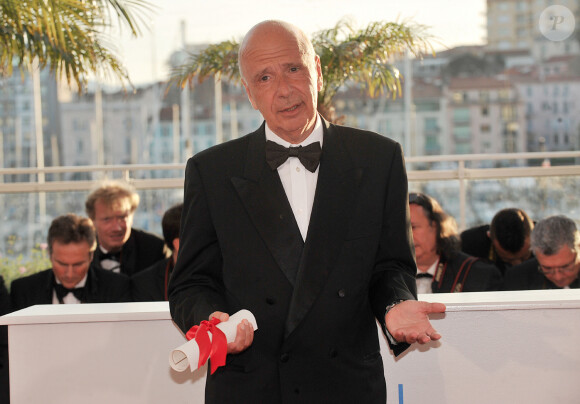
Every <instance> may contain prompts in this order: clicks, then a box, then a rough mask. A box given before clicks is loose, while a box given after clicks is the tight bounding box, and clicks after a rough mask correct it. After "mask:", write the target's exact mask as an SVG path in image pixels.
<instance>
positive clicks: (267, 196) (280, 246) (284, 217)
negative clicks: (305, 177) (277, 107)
mask: <svg viewBox="0 0 580 404" xmlns="http://www.w3.org/2000/svg"><path fill="white" fill-rule="evenodd" d="M265 139H266V138H265V132H264V125H262V127H261V128H260V129H259V130H258V131H256V132H254V133H253V134H251V135H249V145H248V154H247V157H246V166H245V167H246V168H245V170H244V176H243V177H242V178H240V177H233V178H232V179H231V181H232V184H233V185H234V187H235V189H236V192H237V193H238V195H239V197H240V200H241V201H242V203H243V205H244V207H245V209H246V211H247V212H248V215H249V216H250V218H251V220H252V222H253V223H254V225H255V226H256V229H257V230H258V233H259V234H260V236H261V237H262V239H263V241H264V243H265V244H266V246H267V247H268V249H269V250H270V252H271V254H272V256H273V257H274V260H275V261H276V262H277V264H278V266H279V267H280V269H281V270H282V271H283V272H284V274H285V275H286V277H287V278H288V281H289V282H290V283H291V284H292V285H294V283H295V280H296V273H297V271H298V265H299V263H300V257H301V256H302V248H303V245H304V242H303V240H302V236H301V235H300V230H299V228H298V224H297V223H296V220H295V218H294V214H293V213H292V208H291V207H290V203H289V202H288V198H287V197H286V193H285V192H284V187H283V186H282V182H281V181H280V177H279V175H278V172H277V171H276V170H272V169H270V167H269V166H268V165H267V163H266V152H265V144H266V140H265Z"/></svg>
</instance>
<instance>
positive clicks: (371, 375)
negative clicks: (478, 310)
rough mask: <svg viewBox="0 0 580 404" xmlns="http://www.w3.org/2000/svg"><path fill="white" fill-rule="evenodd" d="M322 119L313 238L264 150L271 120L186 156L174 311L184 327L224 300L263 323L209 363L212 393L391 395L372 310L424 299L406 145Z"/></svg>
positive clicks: (222, 398) (227, 307)
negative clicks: (214, 365) (247, 341)
mask: <svg viewBox="0 0 580 404" xmlns="http://www.w3.org/2000/svg"><path fill="white" fill-rule="evenodd" d="M323 125H324V142H323V147H322V156H321V160H320V167H319V174H318V182H317V188H316V194H315V198H314V204H313V207H312V215H311V218H310V224H309V228H308V235H307V239H306V241H305V242H304V241H303V240H302V237H301V235H300V231H299V229H298V225H297V224H296V221H295V219H294V215H293V213H292V209H291V207H290V204H289V203H288V199H287V197H286V194H285V192H284V189H283V186H282V183H281V181H280V178H279V176H278V172H277V171H276V170H274V171H273V170H271V169H270V167H269V166H268V165H267V163H266V161H265V131H264V125H262V127H261V128H260V129H259V130H257V131H256V132H254V133H252V134H250V135H247V136H245V137H243V138H240V139H237V140H234V141H231V142H227V143H224V144H221V145H218V146H215V147H213V148H211V149H208V150H205V151H203V152H200V153H198V154H197V155H196V156H194V157H193V158H191V159H190V160H189V161H188V164H187V169H186V179H185V200H184V214H183V217H182V223H181V232H182V233H181V237H180V249H179V256H178V260H177V264H176V267H175V269H174V271H173V274H172V277H171V280H170V284H169V303H170V308H171V313H172V316H173V319H174V321H175V322H176V323H177V324H178V325H179V327H180V328H181V329H182V330H183V331H184V332H185V331H187V330H188V329H189V328H190V327H191V326H193V325H194V324H197V323H199V322H200V321H202V320H207V318H208V316H209V314H210V313H212V312H214V311H216V310H220V311H224V312H228V313H235V312H237V311H238V310H240V309H248V310H250V311H251V312H252V313H254V315H255V316H256V320H257V323H258V327H259V328H258V331H257V332H256V333H255V336H254V341H253V344H252V345H251V346H250V347H249V348H248V349H247V350H245V351H244V352H242V353H240V354H238V355H229V356H228V363H227V365H226V366H225V367H222V368H219V369H218V370H217V371H216V373H215V374H213V375H208V379H207V382H206V402H207V403H208V404H210V403H226V402H236V403H245V402H248V403H256V402H268V403H277V402H282V401H283V399H284V402H299V403H306V402H309V403H310V402H312V403H314V402H361V403H375V402H376V403H379V402H380V403H383V404H384V402H385V401H386V392H385V390H386V388H385V380H384V370H383V365H382V359H381V354H380V352H379V342H378V336H377V330H376V321H375V318H376V319H378V320H379V321H380V322H381V323H384V314H385V308H386V307H387V306H388V305H389V304H390V303H393V302H394V301H397V300H400V299H402V300H405V299H415V298H416V285H415V273H416V265H415V261H414V253H413V246H412V235H411V229H410V221H409V210H408V197H407V177H406V172H405V167H404V162H403V156H402V151H401V147H400V146H399V145H398V144H397V143H395V142H393V141H391V140H389V139H387V138H385V137H383V136H380V135H377V134H374V133H370V132H366V131H361V130H356V129H350V128H345V127H340V126H335V125H332V124H328V123H327V122H324V123H323ZM294 278H295V281H294V280H293V279H294ZM382 325H383V327H384V324H382ZM405 347H406V345H405V344H400V345H398V346H396V347H395V350H396V352H400V351H401V350H403V349H405ZM282 398H283V399H282Z"/></svg>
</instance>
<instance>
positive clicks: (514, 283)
mask: <svg viewBox="0 0 580 404" xmlns="http://www.w3.org/2000/svg"><path fill="white" fill-rule="evenodd" d="M531 247H532V251H533V252H534V256H535V258H532V259H529V260H528V261H526V262H524V263H522V264H520V265H517V266H515V267H513V268H510V269H508V270H507V272H506V275H505V279H504V285H503V288H504V289H505V290H532V289H570V288H573V289H576V288H578V287H580V280H579V279H578V273H579V271H580V257H579V256H578V252H579V251H580V232H579V231H578V228H577V227H576V223H574V221H573V220H572V219H569V218H567V217H565V216H561V215H560V216H550V217H548V218H546V219H543V220H540V221H539V222H538V223H537V224H536V226H535V227H534V231H533V232H532V237H531Z"/></svg>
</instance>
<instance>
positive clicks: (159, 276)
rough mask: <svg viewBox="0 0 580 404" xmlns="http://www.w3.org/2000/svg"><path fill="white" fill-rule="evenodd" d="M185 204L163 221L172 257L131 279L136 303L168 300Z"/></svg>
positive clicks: (177, 207)
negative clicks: (169, 284)
mask: <svg viewBox="0 0 580 404" xmlns="http://www.w3.org/2000/svg"><path fill="white" fill-rule="evenodd" d="M182 210H183V203H180V204H178V205H175V206H173V207H171V208H169V209H168V210H167V211H166V212H165V213H164V214H163V219H162V220H161V227H162V229H163V238H164V239H165V245H166V246H167V248H168V249H169V250H170V251H171V256H170V257H168V258H165V259H162V260H161V261H159V262H157V263H155V264H153V265H152V266H150V267H149V268H147V269H145V270H143V271H141V272H138V273H136V274H135V275H133V276H132V278H131V283H132V289H133V300H134V301H136V302H152V301H163V300H167V284H168V283H169V279H170V277H171V273H172V272H173V267H174V266H175V262H176V261H177V254H178V252H179V229H180V224H181V212H182Z"/></svg>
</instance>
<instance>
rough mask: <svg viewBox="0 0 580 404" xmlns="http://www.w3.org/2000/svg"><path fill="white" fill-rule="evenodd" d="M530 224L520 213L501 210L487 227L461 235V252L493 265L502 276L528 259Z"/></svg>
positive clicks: (532, 225) (529, 220)
mask: <svg viewBox="0 0 580 404" xmlns="http://www.w3.org/2000/svg"><path fill="white" fill-rule="evenodd" d="M533 228H534V222H533V221H532V220H531V219H530V218H529V216H528V215H527V214H526V212H524V211H523V210H522V209H518V208H508V209H502V210H500V211H499V212H497V213H496V214H495V216H494V217H493V219H492V221H491V225H487V224H486V225H483V226H477V227H472V228H470V229H467V230H465V231H463V232H462V233H461V251H463V252H464V253H466V254H469V255H472V256H474V257H479V258H482V259H483V260H486V261H488V262H491V263H493V264H494V265H495V266H496V267H497V268H498V269H499V270H500V271H501V273H502V274H505V271H506V269H507V268H510V267H512V266H514V265H518V264H521V263H522V262H524V261H526V260H527V259H529V258H530V257H531V254H532V253H531V250H530V235H531V234H532V230H533Z"/></svg>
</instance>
